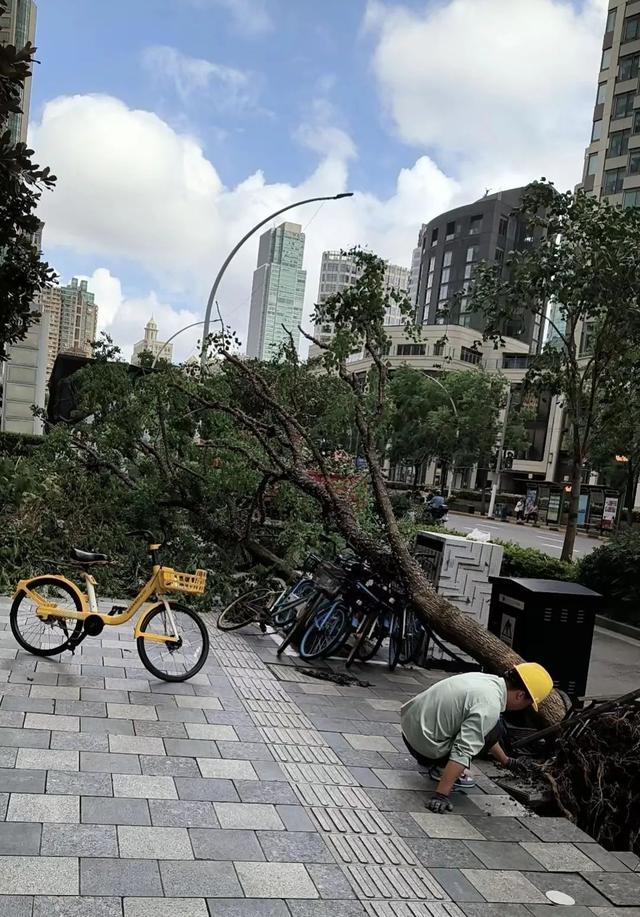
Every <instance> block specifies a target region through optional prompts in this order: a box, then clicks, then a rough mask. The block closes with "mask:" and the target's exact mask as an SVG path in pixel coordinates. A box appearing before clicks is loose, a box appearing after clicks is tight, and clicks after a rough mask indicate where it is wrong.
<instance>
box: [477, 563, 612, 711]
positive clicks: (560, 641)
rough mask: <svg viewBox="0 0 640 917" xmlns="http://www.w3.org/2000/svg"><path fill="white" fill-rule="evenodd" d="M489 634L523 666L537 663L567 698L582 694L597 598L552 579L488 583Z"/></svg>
mask: <svg viewBox="0 0 640 917" xmlns="http://www.w3.org/2000/svg"><path fill="white" fill-rule="evenodd" d="M491 582H492V584H493V591H492V593H491V609H490V612H489V630H490V631H491V633H493V634H496V636H498V637H500V639H501V640H502V641H503V643H506V644H507V645H508V646H510V647H512V648H513V649H514V650H515V651H516V653H518V654H519V655H520V656H522V657H523V659H526V660H527V662H539V663H540V664H541V665H543V666H544V667H545V668H546V669H547V670H548V671H549V672H550V673H551V676H552V677H553V680H554V683H555V685H556V687H557V688H560V689H561V690H563V691H565V692H566V693H567V694H568V695H569V696H570V697H581V696H583V695H584V694H586V690H587V676H588V674H589V660H590V658H591V642H592V640H593V627H594V624H595V616H596V614H599V613H600V611H601V608H602V601H603V599H602V596H601V595H600V594H599V593H598V592H593V591H592V590H591V589H587V588H586V587H585V586H579V585H578V584H577V583H563V582H560V581H558V580H546V579H517V578H512V577H508V576H496V577H493V578H492V580H491Z"/></svg>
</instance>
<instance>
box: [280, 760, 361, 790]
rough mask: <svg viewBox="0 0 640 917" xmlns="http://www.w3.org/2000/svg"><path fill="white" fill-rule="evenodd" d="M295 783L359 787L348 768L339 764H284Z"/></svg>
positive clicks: (285, 770) (283, 766) (288, 775)
mask: <svg viewBox="0 0 640 917" xmlns="http://www.w3.org/2000/svg"><path fill="white" fill-rule="evenodd" d="M282 770H283V771H284V772H285V774H286V775H287V777H288V778H289V780H291V781H292V782H293V783H321V784H328V785H330V786H359V783H358V781H357V780H356V779H355V777H354V776H353V774H352V773H351V771H350V770H349V768H348V767H344V765H339V764H284V763H283V764H282Z"/></svg>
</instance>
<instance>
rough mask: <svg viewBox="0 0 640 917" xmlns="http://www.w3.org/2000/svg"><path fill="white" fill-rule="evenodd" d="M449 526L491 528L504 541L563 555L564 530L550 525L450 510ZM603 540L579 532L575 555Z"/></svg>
mask: <svg viewBox="0 0 640 917" xmlns="http://www.w3.org/2000/svg"><path fill="white" fill-rule="evenodd" d="M448 528H450V529H458V531H462V532H471V531H472V530H473V529H475V528H478V529H481V530H482V531H483V532H490V533H491V536H492V538H500V539H501V541H515V543H516V544H521V545H522V546H523V547H525V548H537V549H538V550H539V551H544V553H545V554H549V555H550V556H551V557H560V554H561V552H562V542H563V541H564V532H563V531H560V532H550V531H549V530H548V529H543V528H534V527H533V526H532V525H516V524H515V523H513V522H498V521H497V520H496V519H486V518H485V517H484V516H477V517H474V516H464V515H458V514H457V513H451V512H450V513H449V522H448ZM599 544H601V542H600V541H598V540H597V539H595V538H587V537H586V536H585V535H577V536H576V546H575V551H574V557H575V558H576V559H577V558H578V557H583V556H584V555H585V554H589V553H590V552H591V551H593V550H594V549H595V548H597V547H598V545H599Z"/></svg>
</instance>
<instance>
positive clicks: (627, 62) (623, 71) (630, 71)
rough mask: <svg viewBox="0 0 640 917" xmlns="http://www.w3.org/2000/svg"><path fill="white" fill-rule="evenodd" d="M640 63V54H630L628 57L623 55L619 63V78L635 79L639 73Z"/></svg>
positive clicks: (621, 79)
mask: <svg viewBox="0 0 640 917" xmlns="http://www.w3.org/2000/svg"><path fill="white" fill-rule="evenodd" d="M639 65H640V54H629V55H627V57H621V58H620V63H619V65H618V79H619V80H620V82H622V81H623V80H635V78H636V77H637V75H638V67H639Z"/></svg>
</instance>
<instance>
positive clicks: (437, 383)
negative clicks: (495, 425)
mask: <svg viewBox="0 0 640 917" xmlns="http://www.w3.org/2000/svg"><path fill="white" fill-rule="evenodd" d="M425 379H429V381H430V382H433V383H435V385H438V386H440V388H441V389H442V391H443V392H444V393H445V395H446V396H447V398H448V399H449V401H450V402H451V407H452V408H453V413H454V414H455V415H456V447H457V445H458V440H459V439H460V415H459V414H458V408H457V406H456V403H455V401H454V400H453V398H452V397H451V394H450V392H449V391H448V390H447V388H446V387H445V386H444V385H443V384H442V382H440V380H439V379H436V378H435V376H425ZM455 451H456V450H454V461H453V462H452V463H451V474H450V475H449V483H448V484H447V497H450V496H451V493H452V491H453V476H454V474H455V470H456V466H455Z"/></svg>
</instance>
